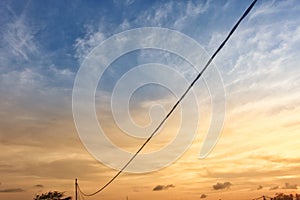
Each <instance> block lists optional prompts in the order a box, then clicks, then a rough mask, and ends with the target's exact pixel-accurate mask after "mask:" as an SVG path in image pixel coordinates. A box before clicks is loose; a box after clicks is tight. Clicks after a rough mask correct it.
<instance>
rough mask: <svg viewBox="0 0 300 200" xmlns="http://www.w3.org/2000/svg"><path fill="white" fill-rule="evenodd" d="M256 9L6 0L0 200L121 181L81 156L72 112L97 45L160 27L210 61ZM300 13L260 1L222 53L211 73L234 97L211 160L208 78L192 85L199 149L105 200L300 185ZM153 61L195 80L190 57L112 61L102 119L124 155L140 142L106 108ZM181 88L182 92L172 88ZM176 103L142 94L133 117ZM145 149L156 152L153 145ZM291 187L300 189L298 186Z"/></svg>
mask: <svg viewBox="0 0 300 200" xmlns="http://www.w3.org/2000/svg"><path fill="white" fill-rule="evenodd" d="M250 3H251V2H250V1H248V0H247V1H239V0H228V1H217V0H215V1H214V0H208V1H203V0H200V1H146V0H125V1H117V0H112V1H77V0H76V1H35V0H33V1H20V0H15V1H8V0H4V1H1V2H0V16H1V18H0V119H1V120H0V145H1V148H2V149H4V150H2V151H1V152H0V158H1V159H0V177H1V178H0V182H1V183H2V184H0V198H2V197H3V198H8V197H9V198H11V199H19V197H20V195H22V196H24V199H25V198H26V199H32V196H33V194H34V193H37V192H42V191H47V190H52V189H53V188H54V189H58V190H63V191H67V193H68V194H72V190H73V185H72V181H73V178H74V177H76V176H77V177H78V178H80V180H82V183H83V184H84V185H83V186H84V188H85V189H86V190H88V191H93V190H94V189H95V184H96V183H97V185H99V184H100V183H101V184H102V183H104V182H105V180H108V179H109V178H110V177H111V175H113V174H114V172H115V171H114V170H112V169H109V168H107V167H105V166H104V165H102V164H100V163H99V162H97V161H95V160H94V158H93V157H92V156H91V155H90V154H89V153H88V152H87V151H86V150H85V148H84V145H83V144H82V143H81V141H80V140H79V137H78V135H77V132H76V128H75V124H74V121H73V116H72V89H73V84H74V80H75V77H76V73H77V71H78V70H79V68H80V65H81V63H82V62H83V61H84V59H85V58H86V56H87V55H88V54H89V53H90V52H91V51H92V49H94V48H95V47H97V46H98V45H99V44H101V42H103V41H105V39H107V38H109V37H110V36H113V35H114V34H117V33H120V32H122V31H127V30H131V29H134V28H142V27H162V28H169V29H172V30H175V31H180V32H182V33H184V34H186V35H187V36H189V37H191V38H192V39H194V40H195V41H197V42H198V43H199V44H200V45H201V46H202V47H203V48H204V50H205V51H206V52H207V53H208V55H211V54H212V53H213V52H214V51H215V49H216V48H217V47H218V45H219V44H220V43H221V42H222V41H223V40H224V37H225V36H226V34H227V33H228V31H229V30H230V28H231V27H232V26H233V24H234V23H235V22H236V21H237V19H238V18H239V16H240V15H241V14H242V13H243V11H244V10H245V9H246V8H247V6H248V5H249V4H250ZM299 11H300V4H299V2H298V1H297V0H287V1H275V0H259V1H258V2H257V4H256V5H255V7H254V8H253V10H252V11H251V13H250V14H249V15H248V16H247V18H246V19H245V20H244V21H243V22H242V24H241V25H240V27H239V28H238V29H237V31H236V32H235V33H234V35H233V36H232V38H231V39H230V40H229V41H228V43H227V44H226V46H225V47H224V49H223V50H222V51H221V52H220V53H219V54H218V55H217V57H216V59H215V60H214V65H215V66H216V68H217V69H218V71H219V73H220V77H221V78H222V81H223V85H224V90H225V93H226V118H225V121H224V126H223V131H222V135H221V137H220V138H219V142H218V144H217V146H216V148H215V149H214V150H213V151H212V153H211V154H210V156H209V157H208V158H207V159H204V160H199V159H198V158H197V156H198V155H199V151H200V147H201V145H202V142H203V139H204V134H202V133H205V132H206V131H207V129H208V127H209V119H208V118H209V117H208V118H207V117H206V116H211V115H212V111H211V109H210V106H211V97H212V96H211V94H210V91H209V90H208V88H207V87H208V86H207V85H206V83H205V81H204V80H203V79H201V80H200V81H199V83H198V84H197V85H196V88H195V89H196V95H197V97H198V98H199V99H200V100H199V102H198V104H199V105H200V107H201V109H199V114H200V115H201V116H204V117H203V118H201V120H199V128H198V131H197V132H198V133H199V135H198V136H197V138H196V139H195V142H194V143H193V145H192V146H191V149H190V150H189V151H187V153H186V154H185V155H184V156H183V157H182V158H181V159H179V160H178V161H177V162H176V163H175V164H174V165H172V166H170V167H167V168H166V169H163V170H161V171H158V172H155V173H150V174H145V175H130V174H125V175H124V176H122V177H121V178H120V182H117V183H116V185H114V186H113V187H112V189H111V190H109V191H108V192H107V193H105V194H104V197H106V198H108V199H116V198H123V196H121V195H118V194H116V191H119V190H122V191H124V193H129V194H131V196H133V197H135V198H136V199H137V198H140V197H141V196H142V194H147V195H148V196H149V198H157V197H161V198H164V199H168V198H169V199H172V198H173V197H177V198H178V199H180V198H182V197H186V199H197V198H199V197H200V195H201V194H203V193H205V194H207V195H208V196H207V198H208V199H209V198H212V199H215V198H223V197H224V198H226V197H228V196H229V195H230V193H234V194H237V195H239V197H242V198H244V199H247V197H248V195H247V192H249V191H250V192H249V193H251V195H253V197H256V195H258V192H260V191H261V190H260V191H257V190H256V188H257V186H258V185H262V186H263V188H262V189H263V192H264V193H268V194H270V195H271V194H273V193H272V192H273V190H270V188H272V187H276V186H278V188H279V189H284V188H285V187H286V186H284V185H285V183H290V184H292V186H294V185H295V184H300V176H299V174H298V172H299V169H300V165H299V164H298V163H299V162H298V161H299V159H298V158H299V156H300V154H299V142H298V139H297V138H299V128H300V127H299V120H300V118H299V114H298V113H299V111H300V103H299V97H300V92H299V91H300V90H299V88H300V81H299V80H300V68H299V63H300V57H299V50H300V14H299V13H300V12H299ZM189 51H190V52H191V53H192V52H193V49H189ZM150 62H153V63H161V64H164V65H168V66H170V67H171V68H173V69H176V70H177V71H179V72H180V73H181V74H182V75H183V76H184V77H185V78H186V79H187V80H189V81H190V80H192V78H193V77H194V75H195V70H194V69H193V68H192V67H191V66H190V65H189V64H188V63H186V62H185V61H184V60H183V59H182V58H180V57H178V56H176V55H173V54H170V53H166V52H163V51H152V50H149V49H148V50H138V51H134V52H131V53H129V54H126V55H123V56H121V57H120V58H119V59H117V60H116V61H115V62H114V63H112V65H111V66H110V67H109V68H108V69H107V70H106V72H105V74H104V76H103V77H102V79H101V80H100V84H99V86H98V91H97V95H96V98H97V99H96V100H97V101H96V103H97V109H98V110H97V114H98V115H99V116H98V117H99V120H103V124H104V128H105V129H106V130H111V132H112V133H111V138H110V139H112V140H114V142H115V143H116V144H118V145H120V146H122V147H124V148H127V150H128V151H134V149H136V147H137V146H138V144H139V142H140V141H138V142H136V141H135V142H132V143H131V142H128V138H123V137H121V136H119V135H118V134H119V132H118V131H119V130H118V127H117V126H116V125H115V124H114V123H113V117H112V115H111V113H110V112H109V109H110V99H109V97H110V96H111V93H112V91H113V88H114V86H115V84H116V83H117V81H118V80H119V79H120V78H121V77H122V75H124V74H125V72H128V71H130V70H131V69H133V68H134V67H135V66H136V65H141V64H147V63H150ZM212 75H213V73H212V72H211V71H208V72H207V73H206V74H205V76H206V78H207V80H209V77H211V81H212V82H214V77H213V76H212ZM146 76H151V77H154V78H157V79H160V78H161V79H167V78H168V77H167V76H165V75H164V74H160V73H159V72H157V73H154V74H140V76H139V77H136V79H135V78H134V79H133V81H138V80H142V79H143V78H145V77H146ZM208 83H209V81H208ZM174 85H175V87H178V88H182V85H181V84H180V82H177V81H176V80H174ZM148 89H149V90H148ZM168 92H169V93H168ZM166 93H167V95H166ZM154 94H155V95H154ZM174 101H175V98H174V95H173V94H172V92H170V91H167V90H165V89H163V88H157V87H152V86H149V87H148V88H147V87H145V88H142V89H140V90H139V91H137V93H136V95H135V96H134V98H133V99H132V102H131V104H130V109H132V110H131V112H132V113H131V114H132V117H133V119H135V120H137V123H140V124H142V125H145V124H147V123H149V120H150V121H151V119H150V118H149V115H148V110H149V109H150V108H152V106H153V105H156V104H161V105H163V107H165V108H169V107H170V106H171V105H172V104H173V102H174ZM159 114H161V113H159ZM176 119H177V118H174V119H172V120H174V121H172V120H171V122H170V123H171V124H170V125H168V126H166V128H167V129H168V130H170V131H169V132H172V131H173V129H175V128H174V127H175V125H176V123H177V121H176ZM169 136H170V135H167V136H166V137H165V136H163V134H162V136H159V137H158V138H157V139H156V140H155V141H156V142H157V144H161V143H160V139H162V140H165V139H166V138H167V137H169ZM171 136H172V135H171ZM171 136H170V137H171ZM49 141H51V142H49ZM161 145H163V143H162V144H161ZM229 147H230V148H229ZM149 148H150V150H151V149H152V150H153V149H155V145H153V146H151V145H150V147H149ZM229 155H230V156H229ZM172 174H173V175H174V174H177V175H178V176H177V177H174V176H172ZM97 177H101V178H103V180H102V179H101V181H99V179H98V178H97ZM186 177H187V178H186ZM166 180H168V181H166ZM258 180H259V181H258ZM225 182H230V183H232V186H231V187H230V189H228V190H218V191H215V190H214V189H212V185H215V184H216V183H225ZM168 184H174V185H175V187H174V188H169V189H168V190H166V191H162V192H161V193H160V192H158V193H159V194H160V195H161V196H156V195H157V193H155V192H152V188H154V187H155V186H156V185H168ZM36 185H42V186H38V187H36ZM291 188H293V189H294V191H298V192H299V187H298V190H297V186H296V187H291ZM295 188H296V189H295ZM5 189H12V190H10V191H12V192H5ZM279 189H278V191H279ZM285 189H286V188H285ZM14 191H15V192H14ZM278 191H277V190H276V192H278ZM289 191H290V190H289ZM139 192H141V193H139ZM168 192H169V193H168ZM239 199H240V198H239Z"/></svg>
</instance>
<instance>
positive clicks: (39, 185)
mask: <svg viewBox="0 0 300 200" xmlns="http://www.w3.org/2000/svg"><path fill="white" fill-rule="evenodd" d="M34 187H37V188H43V187H44V185H42V184H36V185H34Z"/></svg>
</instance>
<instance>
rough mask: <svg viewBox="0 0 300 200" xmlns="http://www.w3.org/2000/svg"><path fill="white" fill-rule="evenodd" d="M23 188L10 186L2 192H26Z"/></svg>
mask: <svg viewBox="0 0 300 200" xmlns="http://www.w3.org/2000/svg"><path fill="white" fill-rule="evenodd" d="M24 191H25V190H23V189H22V188H9V189H2V190H0V192H1V193H14V192H24Z"/></svg>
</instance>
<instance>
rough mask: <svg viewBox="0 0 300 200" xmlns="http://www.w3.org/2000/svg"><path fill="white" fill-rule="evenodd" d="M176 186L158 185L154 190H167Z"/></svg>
mask: <svg viewBox="0 0 300 200" xmlns="http://www.w3.org/2000/svg"><path fill="white" fill-rule="evenodd" d="M173 187H175V186H174V185H173V184H170V185H157V186H155V187H154V188H153V191H161V190H167V189H169V188H173Z"/></svg>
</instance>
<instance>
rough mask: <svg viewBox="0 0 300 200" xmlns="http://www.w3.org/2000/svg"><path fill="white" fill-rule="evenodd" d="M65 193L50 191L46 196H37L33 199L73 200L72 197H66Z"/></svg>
mask: <svg viewBox="0 0 300 200" xmlns="http://www.w3.org/2000/svg"><path fill="white" fill-rule="evenodd" d="M64 196H65V194H64V192H58V191H53V192H52V191H50V192H47V193H44V194H41V195H39V194H37V195H36V196H35V197H34V198H33V199H34V200H71V199H72V197H70V196H69V197H64Z"/></svg>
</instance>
